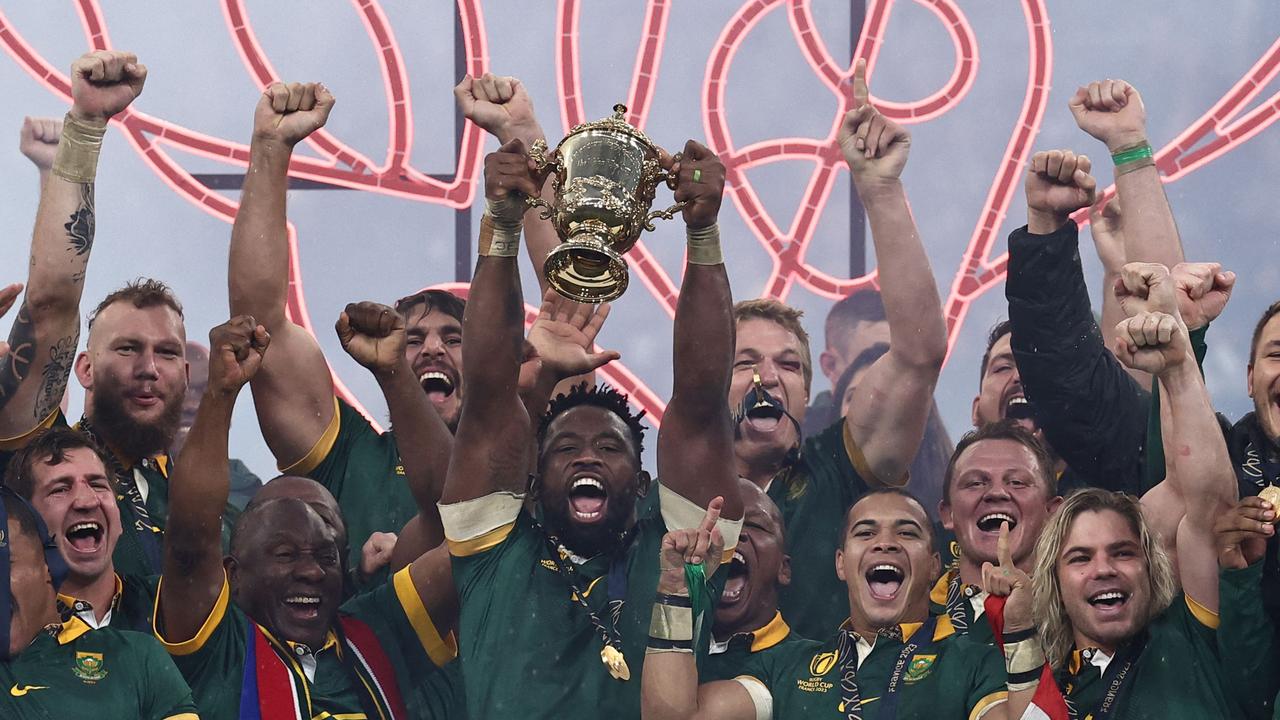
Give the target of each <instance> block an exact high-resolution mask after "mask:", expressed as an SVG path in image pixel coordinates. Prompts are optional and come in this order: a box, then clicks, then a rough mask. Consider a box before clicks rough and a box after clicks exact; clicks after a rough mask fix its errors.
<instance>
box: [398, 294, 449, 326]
mask: <svg viewBox="0 0 1280 720" xmlns="http://www.w3.org/2000/svg"><path fill="white" fill-rule="evenodd" d="M419 305H423V306H425V307H424V308H423V314H427V313H430V312H431V311H433V310H439V311H440V312H442V313H444V314H445V315H448V316H449V317H452V318H453V319H454V320H457V321H458V322H462V314H463V312H464V311H466V309H467V301H466V300H463V299H462V298H460V297H458V296H457V295H454V294H453V293H451V292H449V291H448V290H419V291H418V292H416V293H413V294H412V295H405V296H404V297H402V298H400V299H399V300H397V301H396V312H398V313H400V315H401V316H403V317H405V318H408V317H409V311H411V310H413V309H414V308H416V307H418V306H419Z"/></svg>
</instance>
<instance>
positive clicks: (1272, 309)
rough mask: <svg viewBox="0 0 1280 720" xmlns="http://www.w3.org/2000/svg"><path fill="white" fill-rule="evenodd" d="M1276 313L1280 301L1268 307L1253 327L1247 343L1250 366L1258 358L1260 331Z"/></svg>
mask: <svg viewBox="0 0 1280 720" xmlns="http://www.w3.org/2000/svg"><path fill="white" fill-rule="evenodd" d="M1276 313H1280V300H1277V301H1275V302H1273V303H1271V304H1270V305H1268V306H1267V309H1266V310H1263V311H1262V317H1260V318H1258V324H1257V325H1254V326H1253V339H1252V340H1250V341H1249V365H1250V366H1252V365H1253V361H1254V360H1255V359H1257V356H1258V343H1259V342H1261V341H1262V329H1263V328H1265V327H1266V326H1267V323H1269V322H1271V318H1273V317H1275V316H1276Z"/></svg>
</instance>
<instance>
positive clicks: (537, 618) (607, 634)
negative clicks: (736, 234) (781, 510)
mask: <svg viewBox="0 0 1280 720" xmlns="http://www.w3.org/2000/svg"><path fill="white" fill-rule="evenodd" d="M530 165H531V162H530V160H529V158H528V155H527V153H526V152H525V149H524V147H523V144H522V143H521V142H520V141H519V140H518V139H515V140H512V141H510V142H508V143H506V144H504V145H503V146H502V147H501V148H500V149H499V150H498V151H497V152H495V153H492V154H490V155H489V156H488V157H487V158H486V159H485V196H486V200H487V204H488V207H487V211H486V213H485V215H484V217H483V219H482V221H481V234H480V242H479V249H480V259H479V262H478V263H477V265H476V272H475V279H474V281H473V282H472V284H471V290H470V294H469V296H468V301H467V314H466V318H465V320H464V325H465V334H466V337H467V343H466V345H465V346H464V354H465V357H464V359H465V362H464V363H463V368H464V372H465V373H466V380H465V383H464V384H465V386H466V388H467V394H466V395H465V396H464V398H463V403H464V411H463V413H462V419H461V422H460V424H459V426H458V434H457V440H456V446H455V452H454V453H453V455H452V458H451V462H450V466H449V473H448V481H447V482H446V484H445V490H444V496H443V498H442V500H441V504H440V513H441V517H442V519H443V521H444V524H445V534H446V537H447V542H448V546H449V551H450V553H451V554H452V555H453V577H454V582H455V583H456V585H457V587H458V595H459V600H460V604H461V613H462V615H461V625H460V631H459V638H460V640H461V658H462V662H463V665H464V667H465V668H466V672H465V675H464V677H465V680H466V684H467V691H466V696H467V703H468V711H469V715H470V716H472V717H485V718H490V717H493V718H497V717H517V716H520V715H528V716H530V717H552V716H555V715H557V714H559V715H566V716H567V715H574V714H580V713H583V712H595V711H601V712H608V713H610V714H611V715H615V716H617V717H620V718H634V717H638V715H639V708H640V702H639V696H640V690H639V677H638V675H639V672H640V664H641V659H642V653H643V648H644V636H645V627H646V625H647V623H648V621H649V611H650V603H651V602H652V600H653V596H654V587H655V586H656V583H657V561H658V544H659V542H660V540H661V538H662V536H663V534H665V533H666V529H667V527H673V528H680V527H696V526H697V525H698V524H699V523H700V522H701V520H702V518H703V515H704V513H705V508H707V507H708V505H710V504H711V501H712V499H713V498H715V497H717V496H722V497H724V498H725V502H724V505H725V507H724V514H725V516H726V517H727V518H731V519H732V522H731V523H722V524H724V525H725V530H724V534H725V535H726V536H727V537H728V544H729V546H730V547H732V546H733V544H735V543H736V540H737V534H738V533H737V530H738V528H740V518H741V515H742V511H741V506H740V503H739V500H738V497H737V486H736V481H735V478H734V475H733V471H732V466H731V463H730V459H731V453H732V429H731V423H730V416H729V408H728V406H727V405H726V403H725V402H724V398H725V393H726V392H727V390H728V384H729V372H730V368H729V366H730V362H731V355H732V348H733V325H732V319H731V312H730V311H731V303H732V300H731V298H730V295H729V283H728V277H727V275H726V273H725V268H724V261H723V256H722V253H721V250H720V246H719V232H718V228H717V226H716V224H715V220H716V216H717V213H718V211H719V207H720V200H721V193H722V191H723V187H724V166H723V165H722V164H721V163H720V162H719V160H718V159H717V158H716V157H715V156H714V155H713V154H712V153H711V152H710V151H708V150H707V149H706V148H704V147H702V146H701V145H699V144H698V143H696V142H693V141H689V142H688V143H687V144H686V146H685V150H684V153H683V157H682V158H681V159H679V160H678V161H675V162H674V165H673V166H672V168H671V170H672V172H673V174H674V175H675V176H676V178H677V179H678V181H677V188H676V191H675V197H676V199H677V200H680V201H687V205H686V206H685V208H684V219H685V223H686V225H687V226H688V236H689V238H688V240H689V251H688V262H687V265H686V267H685V274H684V284H683V287H682V288H681V293H680V299H679V304H678V306H677V309H676V317H675V332H674V334H675V342H674V346H675V352H674V358H673V362H672V366H673V368H674V372H675V377H674V392H673V395H672V398H671V401H670V403H669V404H668V405H667V409H666V412H665V413H664V415H663V418H662V427H661V430H660V432H659V437H658V463H659V464H658V473H659V477H660V485H659V486H658V487H657V488H656V492H657V493H658V495H659V503H658V504H659V505H660V507H661V511H660V514H659V513H657V512H655V513H644V512H637V509H638V505H639V503H638V500H639V499H640V498H641V497H642V496H644V495H645V494H646V492H649V491H650V489H649V488H650V482H649V476H648V474H647V473H645V472H644V470H643V468H642V466H641V462H640V457H641V443H642V440H643V426H642V425H641V424H640V422H639V418H638V417H636V416H634V415H632V414H631V412H630V410H629V409H628V407H627V405H626V401H625V397H624V396H622V395H620V394H618V393H616V392H614V391H612V390H608V389H598V388H597V389H587V388H586V387H580V388H578V389H576V390H574V391H573V392H571V393H569V394H567V395H562V396H560V397H557V398H556V400H555V401H553V402H552V404H551V407H550V410H549V411H548V412H547V413H546V415H545V416H544V417H543V418H542V422H541V423H540V424H539V425H538V429H537V442H536V449H537V461H536V474H535V476H534V478H533V480H532V486H530V483H529V480H528V479H527V478H528V471H529V468H530V453H529V451H530V439H531V438H533V437H534V426H533V423H532V420H534V419H536V418H531V417H530V413H529V411H528V410H526V408H525V405H524V404H523V403H522V400H521V397H520V395H519V393H518V388H517V385H518V383H517V377H518V375H519V373H520V368H521V361H522V359H523V358H524V352H523V350H522V345H523V338H522V336H523V332H522V330H523V316H524V313H523V311H522V309H521V305H522V303H521V295H520V276H519V272H518V268H517V261H516V255H517V254H518V252H519V247H520V243H519V238H520V233H521V224H522V218H523V216H524V213H525V198H526V197H528V196H536V195H538V193H539V183H538V182H537V181H535V180H534V178H533V177H532V175H531V171H530ZM562 312H563V313H564V314H565V315H566V316H567V315H575V314H580V315H582V316H583V317H594V318H598V320H599V321H603V317H601V315H600V312H599V311H598V310H596V309H594V308H592V307H591V306H572V305H570V306H566V307H564V309H563V311H562ZM576 355H577V356H578V359H579V362H580V363H581V364H582V366H583V367H584V368H586V367H587V366H589V365H590V363H591V357H590V355H591V353H589V352H588V351H587V350H586V349H585V348H579V349H578V351H577V353H576ZM526 490H529V491H531V492H530V493H529V497H528V498H526ZM526 500H528V501H529V503H528V507H527V508H526Z"/></svg>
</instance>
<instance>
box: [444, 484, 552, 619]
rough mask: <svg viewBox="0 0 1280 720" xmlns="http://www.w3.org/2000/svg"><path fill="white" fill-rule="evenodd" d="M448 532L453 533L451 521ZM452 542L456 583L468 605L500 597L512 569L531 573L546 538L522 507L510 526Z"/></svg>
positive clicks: (460, 599) (462, 600) (461, 597)
mask: <svg viewBox="0 0 1280 720" xmlns="http://www.w3.org/2000/svg"><path fill="white" fill-rule="evenodd" d="M442 507H443V506H442ZM445 533H446V535H447V534H448V533H449V525H448V524H447V523H446V525H445ZM448 542H449V544H450V548H449V550H450V555H451V558H450V560H451V561H452V563H453V582H454V584H455V585H457V587H458V600H459V602H461V603H462V605H463V607H466V606H467V604H468V601H472V602H479V603H482V604H488V603H490V602H491V601H492V600H493V599H495V598H496V597H499V595H500V593H501V589H502V588H503V586H504V583H505V581H506V579H507V572H508V568H519V570H518V572H527V571H528V568H529V566H530V565H531V564H533V563H536V562H538V558H539V555H540V552H541V547H542V544H543V543H544V542H545V541H544V540H543V538H542V534H541V533H540V532H539V531H538V529H537V528H536V527H534V525H533V518H532V517H530V516H529V513H528V512H526V511H525V510H520V511H519V514H517V515H516V519H515V521H514V522H513V523H511V524H509V525H502V526H500V527H498V528H496V529H495V530H493V531H491V532H489V533H485V534H484V535H481V536H479V537H476V538H471V539H468V540H465V541H463V542H455V541H453V540H449V541H448ZM494 593H498V594H499V595H494Z"/></svg>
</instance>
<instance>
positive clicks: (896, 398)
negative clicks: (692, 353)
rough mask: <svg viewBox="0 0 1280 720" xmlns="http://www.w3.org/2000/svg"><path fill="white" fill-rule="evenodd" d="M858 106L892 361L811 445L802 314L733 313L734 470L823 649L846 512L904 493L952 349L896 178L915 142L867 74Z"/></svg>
mask: <svg viewBox="0 0 1280 720" xmlns="http://www.w3.org/2000/svg"><path fill="white" fill-rule="evenodd" d="M854 98H855V105H856V107H855V109H853V110H851V111H850V112H849V113H848V114H847V115H845V118H844V121H843V123H842V125H841V126H840V133H839V138H840V147H841V149H842V150H843V152H844V157H845V161H846V162H847V163H848V165H849V170H850V172H851V174H852V176H853V182H854V186H855V187H856V188H857V190H858V195H859V197H861V198H862V204H863V205H864V206H865V207H866V209H867V217H868V219H869V220H870V222H871V235H872V237H873V238H874V240H875V246H876V259H877V262H878V264H879V272H880V281H881V290H882V293H883V298H884V307H885V313H886V315H887V316H888V318H889V334H890V336H891V339H892V342H890V343H889V351H888V352H887V353H885V355H884V356H883V357H881V358H880V359H879V360H877V361H876V362H875V363H874V364H873V365H872V366H871V367H870V368H869V369H868V370H867V371H866V375H865V376H864V377H863V378H862V379H861V380H860V381H859V382H858V387H857V389H856V390H855V391H854V395H853V397H852V399H851V400H850V402H849V408H848V413H847V414H846V415H845V417H843V418H841V419H840V420H839V421H838V422H837V423H836V424H834V425H832V426H831V427H829V428H827V429H826V430H824V431H823V432H821V433H819V434H817V435H815V436H814V437H811V438H804V439H803V442H802V438H801V437H800V423H801V422H802V421H803V420H804V410H805V405H806V404H807V403H808V401H809V383H810V380H811V379H812V377H813V363H812V360H811V358H810V352H809V337H808V335H807V334H806V333H805V331H804V328H803V327H801V325H800V312H799V311H798V310H795V309H793V308H790V307H787V306H786V305H783V304H782V303H780V302H777V301H776V300H770V299H761V300H748V301H746V302H742V303H739V304H738V305H737V306H736V307H735V308H734V319H735V321H736V324H737V346H736V351H735V352H736V354H735V357H734V365H733V384H732V387H731V390H730V392H729V396H728V397H729V404H730V406H731V407H733V408H737V412H738V424H737V427H736V438H735V442H734V447H733V451H734V460H735V461H736V464H737V470H738V474H739V475H741V476H742V477H745V478H747V479H748V480H751V481H752V482H754V483H756V484H757V485H759V486H760V487H762V488H764V489H765V491H766V492H768V493H769V496H770V497H771V498H773V501H774V502H775V503H777V505H778V507H779V508H780V509H781V510H782V517H783V519H784V520H785V521H786V526H787V541H788V544H789V546H790V548H791V575H792V582H791V585H789V586H786V587H783V588H782V589H781V595H780V602H781V607H782V615H783V617H785V618H786V619H787V622H788V623H790V625H791V627H792V628H794V629H795V630H796V632H798V633H800V634H801V635H803V636H805V637H810V638H820V637H827V636H828V635H830V634H831V633H832V632H833V631H834V630H835V629H836V626H838V625H839V624H840V622H841V621H842V620H843V619H844V618H845V617H847V612H848V610H849V608H848V607H847V606H846V605H845V603H844V600H843V597H844V590H843V588H844V584H843V583H842V582H841V581H840V579H839V578H837V577H836V574H835V572H834V568H835V565H834V563H833V560H832V558H833V557H834V555H835V551H836V547H837V546H838V544H839V537H838V533H839V531H840V526H841V524H842V522H843V518H844V512H845V511H846V510H848V509H849V506H851V505H852V504H853V503H854V501H855V500H857V499H858V497H859V496H861V495H862V494H863V493H864V492H866V491H867V489H868V488H869V487H873V486H883V485H886V484H897V485H902V484H904V483H905V482H906V481H907V478H906V472H907V468H908V467H910V465H911V461H912V459H913V458H915V455H916V450H917V448H918V447H919V446H920V440H921V438H922V437H923V435H924V428H925V423H926V421H927V420H928V419H929V409H930V407H931V406H932V398H933V387H934V383H935V382H937V379H938V372H939V371H940V370H941V369H942V360H943V357H944V356H945V355H946V350H947V338H946V324H945V323H944V322H943V319H942V304H941V301H940V300H939V299H938V291H937V288H936V286H935V284H934V280H933V273H932V271H931V270H930V269H929V259H928V257H927V256H926V255H925V251H924V246H923V244H921V242H920V234H919V233H918V232H917V231H916V227H915V222H914V221H913V220H912V218H911V211H910V209H909V208H908V206H907V197H906V194H905V192H904V190H903V186H902V181H901V179H900V176H901V174H902V170H903V168H904V167H905V166H906V162H907V153H908V149H909V147H910V145H911V136H910V135H909V134H908V133H907V131H906V130H905V129H904V128H903V127H901V126H900V125H898V124H897V123H894V122H892V121H890V120H888V119H886V118H885V117H884V116H883V115H881V114H880V112H879V111H878V110H876V109H875V108H874V107H872V106H871V104H870V103H869V102H868V99H867V98H868V89H867V84H866V68H865V63H861V62H860V63H859V65H858V67H857V69H856V72H855V78H854Z"/></svg>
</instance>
